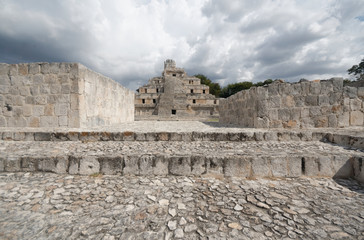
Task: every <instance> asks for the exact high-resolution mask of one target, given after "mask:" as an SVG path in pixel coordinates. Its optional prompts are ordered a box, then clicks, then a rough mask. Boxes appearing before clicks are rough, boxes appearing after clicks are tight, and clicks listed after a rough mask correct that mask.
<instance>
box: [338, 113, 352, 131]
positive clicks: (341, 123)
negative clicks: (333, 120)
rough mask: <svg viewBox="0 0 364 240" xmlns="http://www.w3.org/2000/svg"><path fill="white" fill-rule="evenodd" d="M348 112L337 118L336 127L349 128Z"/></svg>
mask: <svg viewBox="0 0 364 240" xmlns="http://www.w3.org/2000/svg"><path fill="white" fill-rule="evenodd" d="M349 116H350V114H349V112H344V113H342V114H340V115H339V116H338V127H348V126H349Z"/></svg>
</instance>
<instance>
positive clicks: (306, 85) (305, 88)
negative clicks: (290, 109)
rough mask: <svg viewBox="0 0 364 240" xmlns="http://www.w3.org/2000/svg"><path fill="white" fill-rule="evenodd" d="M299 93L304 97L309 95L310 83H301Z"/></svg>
mask: <svg viewBox="0 0 364 240" xmlns="http://www.w3.org/2000/svg"><path fill="white" fill-rule="evenodd" d="M300 84H301V88H302V90H301V92H302V95H303V96H306V95H308V94H309V93H310V83H309V82H301V83H300Z"/></svg>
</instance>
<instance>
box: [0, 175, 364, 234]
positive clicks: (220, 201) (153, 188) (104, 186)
mask: <svg viewBox="0 0 364 240" xmlns="http://www.w3.org/2000/svg"><path fill="white" fill-rule="evenodd" d="M178 238H180V239H364V187H363V186H361V185H358V184H357V183H356V182H355V181H350V180H337V181H336V182H335V181H334V180H332V179H327V178H295V179H289V178H288V179H284V180H280V179H257V180H246V179H240V178H224V179H218V178H197V177H175V176H168V177H136V176H106V175H105V176H71V175H57V174H51V173H1V174H0V239H178Z"/></svg>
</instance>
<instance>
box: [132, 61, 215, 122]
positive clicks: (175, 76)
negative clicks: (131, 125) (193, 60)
mask: <svg viewBox="0 0 364 240" xmlns="http://www.w3.org/2000/svg"><path fill="white" fill-rule="evenodd" d="M218 106H219V100H218V99H217V98H215V96H213V95H211V94H209V87H208V86H206V85H203V84H201V83H200V79H199V78H196V77H191V76H188V75H187V73H186V72H185V71H184V70H183V69H182V68H177V67H176V62H175V61H173V60H171V59H168V60H166V61H165V62H164V71H163V73H162V76H161V77H154V78H152V79H150V80H149V82H148V84H146V85H144V86H142V87H140V88H139V89H138V94H136V95H135V119H136V120H142V119H144V120H150V119H158V120H178V119H185V120H186V119H190V120H191V119H193V120H207V119H211V118H215V119H217V118H218Z"/></svg>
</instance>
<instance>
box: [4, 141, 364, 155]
mask: <svg viewBox="0 0 364 240" xmlns="http://www.w3.org/2000/svg"><path fill="white" fill-rule="evenodd" d="M0 143H1V144H0V154H1V155H2V156H3V157H5V156H23V157H27V156H56V155H67V154H68V155H73V156H84V155H86V154H87V155H88V156H100V155H112V154H133V153H134V154H135V153H138V154H152V153H161V154H173V155H191V154H197V155H204V156H228V155H263V154H269V155H277V154H283V153H284V154H307V153H311V154H314V153H316V154H330V153H336V154H339V153H341V154H354V153H362V152H363V150H358V149H350V148H344V147H342V146H337V145H332V144H328V143H323V142H318V141H310V142H302V141H300V142H293V141H287V142H277V141H267V142H224V141H221V142H220V141H219V142H203V141H196V142H188V143H186V142H176V141H168V142H163V141H156V142H153V143H150V142H138V141H133V142H127V141H126V142H117V141H109V142H88V143H83V142H80V141H75V142H70V141H68V142H47V141H44V142H42V141H38V142H22V141H9V142H6V141H5V142H0Z"/></svg>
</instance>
